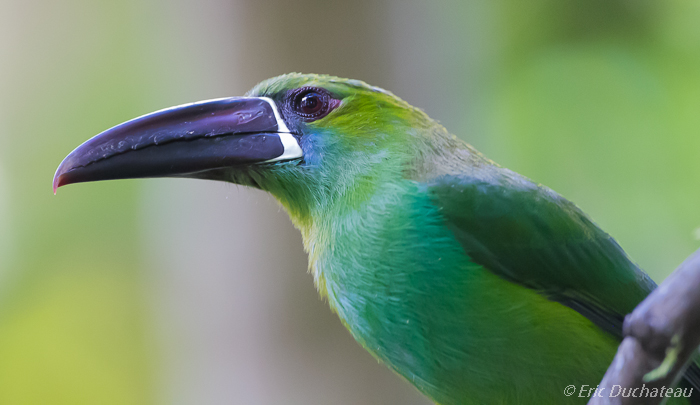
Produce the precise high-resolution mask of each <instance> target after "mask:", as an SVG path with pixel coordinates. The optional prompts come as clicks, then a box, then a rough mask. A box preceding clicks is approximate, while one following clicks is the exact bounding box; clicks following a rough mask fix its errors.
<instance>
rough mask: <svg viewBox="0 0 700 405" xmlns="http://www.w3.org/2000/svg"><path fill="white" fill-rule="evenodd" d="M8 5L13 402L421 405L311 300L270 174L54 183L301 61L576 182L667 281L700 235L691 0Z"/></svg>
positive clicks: (8, 328) (3, 204) (6, 149)
mask: <svg viewBox="0 0 700 405" xmlns="http://www.w3.org/2000/svg"><path fill="white" fill-rule="evenodd" d="M0 9H1V10H2V12H0V404H97V403H99V404H232V403H235V404H243V403H245V404H308V403H311V404H321V403H326V404H327V403H333V404H388V403H395V404H399V403H400V404H427V401H426V400H425V399H423V398H422V397H420V395H418V394H417V392H415V391H414V390H413V388H411V387H410V386H409V385H408V384H407V383H404V382H403V381H401V380H400V379H399V378H398V377H396V376H394V375H393V374H392V373H391V372H389V371H388V370H386V369H385V368H384V367H383V366H381V365H378V364H377V363H376V361H375V360H373V359H372V358H371V356H370V355H369V354H367V353H365V352H364V351H363V350H362V349H361V348H360V347H359V346H358V345H357V344H356V343H355V342H354V341H353V340H352V338H351V337H350V336H349V334H348V333H346V332H345V331H344V330H343V328H342V326H341V325H340V322H339V321H338V320H337V319H336V318H335V316H333V315H332V314H331V313H330V311H329V310H328V309H327V308H326V305H325V303H323V302H321V301H320V300H319V299H318V298H317V295H316V293H315V291H314V288H313V285H312V280H311V277H310V276H309V275H307V274H306V272H305V270H306V257H305V255H304V253H303V250H302V245H301V239H300V237H299V235H298V234H297V232H296V230H294V229H293V227H292V226H291V225H290V223H289V221H288V219H287V218H286V215H285V214H284V212H282V211H281V210H280V208H279V207H278V206H277V204H276V203H275V201H274V200H273V199H272V198H271V197H268V196H267V195H265V194H263V193H260V192H256V191H253V190H248V189H245V188H242V187H238V186H234V185H229V184H223V183H214V182H203V181H193V180H140V181H112V182H104V183H95V184H83V185H77V186H69V187H66V188H65V189H61V190H60V192H59V193H58V195H57V196H54V195H53V194H52V193H51V178H52V175H53V172H54V170H55V169H56V167H57V165H58V164H59V162H60V161H61V159H62V158H63V157H64V156H65V155H66V154H67V153H68V152H70V151H71V150H72V148H74V147H75V146H77V145H78V144H79V143H81V142H82V141H84V140H86V139H87V138H89V137H90V136H92V135H94V134H96V133H98V132H100V131H102V130H104V129H106V128H108V127H110V126H112V125H115V124H118V123H120V122H122V121H124V120H127V119H130V118H133V117H135V116H137V115H141V114H144V113H147V112H150V111H153V110H156V109H160V108H163V107H167V106H171V105H176V104H181V103H185V102H191V101H196V100H200V99H207V98H214V97H223V96H231V95H242V94H243V93H244V92H245V91H246V90H247V89H249V88H250V87H252V86H253V85H254V84H255V83H256V82H258V81H260V80H262V79H265V78H267V77H271V76H275V75H278V74H282V73H286V72H290V71H302V72H315V73H329V74H334V75H339V76H344V77H352V78H357V79H362V80H365V81H367V82H369V83H372V84H374V85H378V86H381V87H385V88H387V89H390V90H391V91H393V92H395V93H396V94H397V95H399V96H400V97H403V98H404V99H406V100H407V101H408V102H410V103H412V104H414V105H416V106H418V107H420V108H422V109H424V110H425V111H426V112H427V113H428V114H429V115H431V116H432V117H433V118H436V119H438V120H440V121H441V122H442V123H443V124H444V125H445V126H446V127H447V128H448V129H449V130H451V131H452V132H453V133H455V134H457V135H458V136H461V137H462V138H464V139H466V140H467V141H469V142H470V143H472V144H473V145H474V146H475V147H477V148H478V149H480V150H481V151H482V152H484V153H485V154H486V155H487V156H489V157H491V158H492V159H494V160H496V161H498V162H499V163H501V164H503V165H504V166H507V167H509V168H511V169H514V170H516V171H518V172H520V173H523V174H525V175H527V176H529V177H531V178H533V179H534V180H536V181H538V182H541V183H544V184H546V185H548V186H549V187H551V188H553V189H554V190H556V191H558V192H559V193H561V194H563V195H564V196H565V197H567V198H569V199H571V200H573V201H574V202H576V203H577V204H578V205H579V206H581V207H582V208H583V209H584V211H586V212H587V213H588V214H589V215H591V217H592V218H593V219H594V220H595V221H596V222H597V223H598V224H599V225H601V227H603V229H605V230H606V231H608V232H609V233H610V234H612V235H613V236H614V237H616V238H617V240H618V241H619V242H620V244H621V245H622V246H623V247H624V248H625V249H626V250H627V252H628V253H629V254H630V256H632V258H633V259H634V260H635V261H637V262H638V263H639V264H640V265H641V266H642V267H643V268H644V269H646V270H647V271H648V272H649V273H650V274H651V275H652V277H653V278H655V279H656V280H657V281H660V280H663V278H664V277H665V276H666V275H667V274H668V273H669V272H670V271H672V270H673V269H674V268H675V267H676V266H677V265H678V264H679V263H680V262H681V261H682V260H683V259H684V258H685V257H686V256H687V255H689V254H690V253H691V252H692V251H693V250H695V249H696V248H697V247H698V245H700V243H699V242H698V238H700V187H698V185H700V136H698V135H699V128H700V24H698V21H699V20H700V19H699V17H700V3H698V2H693V1H683V0H668V1H665V2H652V1H647V0H635V1H612V2H611V1H605V0H594V1H591V0H570V1H565V2H562V1H559V0H533V1H529V2H519V1H514V0H492V1H476V0H472V1H454V0H436V1H433V2H419V1H416V0H409V1H399V0H381V1H370V0H356V1H353V2H333V1H320V0H319V1H311V0H301V1H295V2H286V1H281V0H276V1H267V2H263V1H254V0H230V1H223V0H200V1H196V2H195V1H185V0H174V1H162V0H148V1H134V0H115V1H109V2H107V1H98V2H95V1H85V0H58V1H56V0H52V1H48V0H33V1H26V0H21V1H20V0H0ZM270 244H274V245H275V246H278V247H280V248H279V250H278V251H277V253H275V254H270V252H268V251H266V250H265V246H269V245H270Z"/></svg>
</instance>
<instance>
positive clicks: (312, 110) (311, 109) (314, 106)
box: [299, 92, 323, 115]
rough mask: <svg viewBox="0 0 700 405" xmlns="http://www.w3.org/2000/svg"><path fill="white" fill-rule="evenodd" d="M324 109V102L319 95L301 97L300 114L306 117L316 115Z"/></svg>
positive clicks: (312, 93)
mask: <svg viewBox="0 0 700 405" xmlns="http://www.w3.org/2000/svg"><path fill="white" fill-rule="evenodd" d="M322 109H323V100H321V95H320V94H318V93H314V92H310V93H306V94H304V95H302V96H301V100H299V112H301V113H302V114H304V115H314V114H316V113H318V112H319V111H321V110H322Z"/></svg>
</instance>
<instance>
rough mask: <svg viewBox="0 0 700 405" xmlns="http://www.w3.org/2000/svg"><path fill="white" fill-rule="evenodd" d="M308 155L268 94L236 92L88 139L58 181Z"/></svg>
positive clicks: (202, 170) (178, 172)
mask: <svg viewBox="0 0 700 405" xmlns="http://www.w3.org/2000/svg"><path fill="white" fill-rule="evenodd" d="M300 157H302V151H301V148H300V147H299V143H298V141H297V139H296V137H295V136H294V135H293V134H292V133H290V131H289V129H287V126H286V125H285V123H284V121H283V120H282V117H280V114H279V111H278V110H277V107H276V105H275V103H274V101H272V100H271V99H269V98H267V97H231V98H222V99H217V100H210V101H202V102H199V103H193V104H186V105H182V106H178V107H172V108H168V109H165V110H161V111H156V112H154V113H151V114H147V115H144V116H142V117H139V118H135V119H133V120H131V121H127V122H125V123H123V124H120V125H117V126H116V127H113V128H110V129H108V130H106V131H104V132H102V133H101V134H98V135H96V136H95V137H93V138H91V139H89V140H88V141H86V142H85V143H83V144H82V145H80V146H78V147H77V148H76V149H75V150H74V151H73V152H71V153H70V154H69V155H68V156H67V157H66V158H65V159H63V162H61V164H60V165H59V166H58V169H57V170H56V175H55V176H54V179H53V190H54V193H55V192H56V189H57V188H58V187H61V186H63V185H66V184H71V183H81V182H86V181H97V180H110V179H128V178H142V177H185V176H192V177H204V178H206V177H207V175H206V173H207V172H216V171H217V170H220V169H224V168H230V167H236V166H245V165H252V164H259V163H267V162H276V161H281V160H291V159H297V158H300Z"/></svg>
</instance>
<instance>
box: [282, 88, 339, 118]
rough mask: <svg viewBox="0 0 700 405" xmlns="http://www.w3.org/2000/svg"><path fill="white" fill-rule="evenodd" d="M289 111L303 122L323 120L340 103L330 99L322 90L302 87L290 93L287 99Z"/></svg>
mask: <svg viewBox="0 0 700 405" xmlns="http://www.w3.org/2000/svg"><path fill="white" fill-rule="evenodd" d="M288 100H289V101H288V105H289V106H290V107H291V109H292V110H293V111H294V113H296V114H297V115H299V116H300V117H302V118H303V119H304V120H305V121H313V120H317V119H319V118H323V117H325V116H326V114H328V113H329V112H331V111H332V110H333V109H334V108H335V107H337V106H338V104H339V103H340V101H338V100H336V99H334V98H332V97H331V95H330V94H329V93H328V92H327V91H325V90H324V89H319V88H316V87H303V88H300V89H296V90H294V91H292V93H291V96H290V97H289V99H288Z"/></svg>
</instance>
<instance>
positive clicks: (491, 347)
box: [53, 73, 700, 405]
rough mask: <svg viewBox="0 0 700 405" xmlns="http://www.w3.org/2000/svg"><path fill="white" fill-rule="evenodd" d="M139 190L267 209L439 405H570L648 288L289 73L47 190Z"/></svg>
mask: <svg viewBox="0 0 700 405" xmlns="http://www.w3.org/2000/svg"><path fill="white" fill-rule="evenodd" d="M153 177H177V178H194V179H206V180H217V181H225V182H231V183H236V184H239V185H243V186H248V187H253V188H257V189H261V190H264V191H266V192H268V193H270V194H271V195H272V196H274V197H275V198H276V199H277V201H278V202H279V203H280V204H281V206H282V207H283V208H284V209H285V210H286V212H287V213H288V215H289V217H290V219H291V221H292V222H293V224H294V225H295V227H296V228H298V229H299V231H300V232H301V235H302V238H303V244H304V248H305V250H306V252H307V253H308V258H309V272H310V273H311V274H312V276H313V280H314V283H315V286H316V287H317V290H318V292H319V294H320V296H321V297H323V298H324V299H325V300H326V301H327V302H328V304H329V306H330V308H331V310H332V311H333V312H335V313H336V314H337V315H338V317H339V318H340V320H341V322H342V323H343V325H344V326H345V327H346V328H347V329H348V331H349V332H350V334H352V336H353V337H354V338H355V340H356V341H357V342H358V343H359V344H360V345H361V346H362V347H364V348H365V349H366V350H367V351H368V352H369V353H370V354H371V355H372V356H374V357H375V358H376V359H377V360H378V361H379V362H381V363H383V364H385V365H386V366H387V367H389V368H390V369H391V370H393V371H394V372H395V373H396V374H398V375H399V376H401V377H403V378H404V379H405V380H406V381H408V382H409V383H410V384H412V385H414V386H415V387H416V388H417V389H418V390H419V391H420V392H421V393H423V394H424V395H425V396H427V397H428V398H429V399H430V400H432V401H433V402H435V403H437V404H440V405H452V404H582V403H586V402H587V401H588V399H589V398H588V397H587V396H586V395H580V394H581V393H583V392H584V390H583V388H581V387H584V386H585V387H596V386H597V385H598V384H599V382H600V380H601V379H602V377H603V375H604V373H605V371H606V369H607V368H608V366H609V365H610V363H611V361H612V359H613V357H614V355H615V353H616V350H617V347H618V345H619V344H620V341H621V339H622V323H623V320H624V316H625V315H626V314H628V313H630V312H632V310H633V309H634V308H635V307H636V306H637V304H639V303H640V302H641V301H642V300H643V299H644V298H645V297H646V296H647V295H648V294H649V293H650V292H651V291H653V290H654V288H655V287H656V284H655V283H654V282H653V281H652V280H651V278H650V277H649V276H648V275H647V274H646V273H644V272H643V271H642V270H641V269H640V268H639V267H638V266H637V265H636V264H635V263H633V262H632V260H631V259H630V258H629V257H628V256H627V254H626V253H625V252H624V251H623V249H622V248H621V247H620V245H619V244H618V243H617V242H616V241H615V240H614V239H613V238H612V237H611V236H610V235H608V234H607V233H605V232H604V231H603V230H601V229H600V228H599V227H598V226H597V225H596V224H595V223H594V222H593V221H592V220H591V219H590V218H589V217H588V216H587V215H586V214H585V213H583V212H582V211H581V210H580V209H579V208H578V207H577V206H576V205H575V204H574V203H572V202H570V201H569V200H567V199H565V198H563V197H562V196H560V195H559V194H557V193H555V192H554V191H552V190H551V189H549V188H547V187H545V186H543V185H541V184H537V183H535V182H533V181H532V180H530V179H528V178H526V177H524V176H522V175H520V174H518V173H515V172H513V171H511V170H509V169H507V168H505V167H502V166H500V165H498V164H497V163H495V162H493V161H491V160H490V159H488V158H487V157H485V156H484V155H482V154H481V153H480V152H478V151H477V150H476V149H474V148H473V147H472V146H471V145H470V144H468V143H467V142H466V141H465V140H463V139H462V138H459V137H457V136H455V135H453V134H451V133H450V132H448V130H447V129H445V128H444V127H443V126H442V125H441V124H439V123H438V122H437V121H435V120H433V119H431V118H430V117H429V116H428V115H427V114H426V113H425V112H424V111H422V110H421V109H418V108H415V107H413V106H411V105H410V104H408V103H407V102H405V101H403V100H402V99H400V98H399V97H397V96H395V95H394V94H393V93H391V92H389V91H386V90H384V89H381V88H379V87H375V86H371V85H369V84H366V83H365V82H362V81H359V80H351V79H343V78H339V77H334V76H327V75H316V74H300V73H291V74H286V75H282V76H278V77H275V78H272V79H268V80H265V81H263V82H261V83H259V84H257V85H256V86H255V87H254V88H253V89H252V90H250V91H249V92H248V93H247V94H246V95H245V96H244V97H227V98H221V99H215V100H207V101H202V102H197V103H192V104H185V105H181V106H176V107H172V108H167V109H164V110H160V111H156V112H154V113H150V114H146V115H144V116H141V117H138V118H135V119H133V120H130V121H127V122H125V123H122V124H120V125H117V126H115V127H113V128H110V129H108V130H106V131H104V132H102V133H100V134H98V135H96V136H94V137H93V138H91V139H89V140H87V141H86V142H84V143H83V144H82V145H80V146H78V147H77V148H76V149H75V150H73V151H72V152H71V153H70V154H68V156H66V158H65V159H64V160H63V161H62V162H61V164H60V165H59V167H58V169H57V170H56V173H55V176H54V179H53V190H54V193H56V189H57V188H58V187H61V186H64V185H67V184H72V183H80V182H88V181H98V180H109V179H127V178H132V179H133V178H153ZM570 385H573V386H574V387H576V392H575V395H567V394H566V393H565V389H566V388H567V387H568V386H570ZM679 387H689V388H687V389H689V390H690V392H691V393H693V391H695V392H694V393H693V396H692V397H690V398H671V399H670V400H669V402H668V403H675V404H682V403H700V400H699V399H698V396H697V395H696V394H697V391H698V389H700V368H698V366H697V364H695V363H693V364H691V366H690V367H689V368H688V369H687V371H686V372H685V375H684V377H683V380H682V381H681V382H680V385H679ZM579 390H580V392H579ZM684 392H685V391H684ZM588 394H589V395H590V390H589V392H588ZM686 396H687V395H686Z"/></svg>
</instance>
